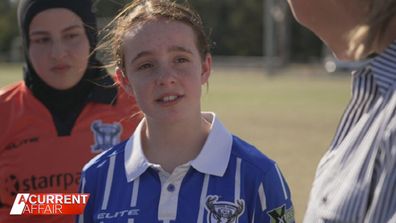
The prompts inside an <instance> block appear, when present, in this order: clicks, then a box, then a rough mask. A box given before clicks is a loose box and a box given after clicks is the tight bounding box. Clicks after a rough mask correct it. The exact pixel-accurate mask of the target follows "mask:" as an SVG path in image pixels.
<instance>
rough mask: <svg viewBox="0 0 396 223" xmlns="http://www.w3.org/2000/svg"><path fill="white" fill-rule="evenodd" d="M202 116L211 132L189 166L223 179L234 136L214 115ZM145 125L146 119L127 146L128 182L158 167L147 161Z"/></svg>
mask: <svg viewBox="0 0 396 223" xmlns="http://www.w3.org/2000/svg"><path fill="white" fill-rule="evenodd" d="M202 116H203V117H204V118H205V119H207V120H208V121H209V122H210V123H211V130H210V132H209V135H208V137H207V139H206V142H205V144H204V146H203V148H202V150H201V152H200V153H199V154H198V156H197V157H196V158H195V159H194V160H192V161H190V162H189V164H190V165H191V166H192V167H193V168H194V169H196V170H197V171H199V172H201V173H204V174H210V175H215V176H219V177H221V176H223V175H224V173H225V171H226V169H227V166H228V162H229V159H230V155H231V148H232V135H231V133H230V132H228V131H227V129H226V128H225V127H224V126H223V125H222V124H221V123H220V121H219V120H218V119H217V118H216V115H215V114H214V113H202ZM143 123H144V119H143V120H142V121H141V122H140V123H139V125H138V127H137V128H136V130H135V133H134V134H133V135H132V137H131V138H130V139H129V140H128V142H127V143H126V145H125V154H124V156H125V157H124V158H125V159H124V160H125V163H124V164H125V166H124V167H125V173H126V177H127V180H128V182H131V181H133V180H134V179H136V178H137V177H139V176H140V175H141V174H143V173H144V172H145V171H146V170H147V168H149V167H151V166H156V164H153V163H150V162H149V161H148V160H147V158H146V157H145V155H144V153H143V150H142V143H141V137H140V136H141V131H142V128H143Z"/></svg>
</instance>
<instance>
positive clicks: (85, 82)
mask: <svg viewBox="0 0 396 223" xmlns="http://www.w3.org/2000/svg"><path fill="white" fill-rule="evenodd" d="M91 8H92V5H91V2H90V0H21V1H20V4H19V8H18V19H19V28H20V33H21V35H22V39H23V50H24V56H25V65H24V69H23V77H24V80H23V81H21V82H18V83H16V84H13V85H11V86H7V87H5V88H3V89H1V90H0V114H1V116H0V123H1V125H0V222H1V223H10V222H18V223H21V222H29V223H31V222H41V223H43V222H58V223H59V222H73V221H74V218H73V217H72V216H43V217H34V218H33V217H32V216H9V212H10V208H11V206H12V204H13V201H14V198H15V195H16V194H17V193H18V192H24V193H46V192H50V193H54V192H77V188H78V185H79V179H80V170H81V168H82V166H83V164H84V163H86V162H87V161H88V160H89V159H90V158H92V157H93V156H94V155H95V154H97V153H99V152H101V151H104V150H106V149H108V148H109V147H111V146H112V145H114V144H116V143H119V142H120V141H122V140H125V139H126V138H127V137H128V136H130V134H131V133H132V132H133V130H134V129H135V127H136V124H137V122H138V121H139V118H138V116H134V115H135V114H137V113H138V108H137V106H136V105H135V101H134V99H133V97H131V96H128V95H127V94H126V93H125V92H124V91H123V90H121V89H119V88H117V87H115V82H114V81H113V79H112V77H111V76H109V75H108V73H107V72H106V70H105V69H103V66H102V64H101V63H100V62H99V61H98V60H97V59H96V55H95V53H94V51H93V50H94V49H95V48H96V43H97V30H96V18H95V15H94V13H93V12H92V11H91ZM131 116H133V117H131Z"/></svg>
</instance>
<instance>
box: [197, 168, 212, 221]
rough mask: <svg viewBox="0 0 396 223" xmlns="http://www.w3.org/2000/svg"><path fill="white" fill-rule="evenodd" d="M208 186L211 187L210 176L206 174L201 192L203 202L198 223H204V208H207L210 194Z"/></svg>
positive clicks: (200, 206) (201, 202)
mask: <svg viewBox="0 0 396 223" xmlns="http://www.w3.org/2000/svg"><path fill="white" fill-rule="evenodd" d="M208 186H209V175H208V174H205V178H204V181H203V185H202V191H201V201H200V205H199V212H198V219H197V223H203V222H204V213H205V208H204V207H205V200H206V195H207V194H208Z"/></svg>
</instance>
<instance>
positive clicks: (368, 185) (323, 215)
mask: <svg viewBox="0 0 396 223" xmlns="http://www.w3.org/2000/svg"><path fill="white" fill-rule="evenodd" d="M352 90H353V92H352V93H353V94H352V100H351V102H350V104H349V106H348V108H347V109H346V111H345V114H344V116H343V118H342V120H341V122H340V125H339V127H338V130H337V133H336V136H335V138H334V140H333V143H332V145H331V147H330V150H329V151H328V152H327V153H326V154H325V155H324V157H323V158H322V160H321V161H320V163H319V166H318V169H317V172H316V177H315V181H314V183H313V187H312V190H311V195H310V200H309V203H308V208H307V211H306V213H305V217H304V222H305V223H360V222H364V223H396V41H395V42H393V43H392V44H391V45H390V46H389V47H388V48H387V49H386V50H385V51H384V52H383V53H381V54H379V55H378V56H376V57H375V58H373V59H372V60H371V61H370V63H369V65H368V66H367V67H365V68H364V69H362V70H360V71H358V72H356V73H354V74H353V89H352Z"/></svg>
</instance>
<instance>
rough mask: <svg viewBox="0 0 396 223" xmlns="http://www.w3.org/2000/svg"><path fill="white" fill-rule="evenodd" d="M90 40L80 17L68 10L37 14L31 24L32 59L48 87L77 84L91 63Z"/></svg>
mask: <svg viewBox="0 0 396 223" xmlns="http://www.w3.org/2000/svg"><path fill="white" fill-rule="evenodd" d="M89 47H90V46H89V41H88V37H87V35H86V33H85V29H84V24H83V22H82V20H81V18H80V17H78V16H77V15H76V14H75V13H73V12H72V11H70V10H68V9H63V8H54V9H48V10H45V11H42V12H40V13H38V14H37V15H36V16H35V17H34V18H33V20H32V22H31V23H30V26H29V60H30V62H31V64H32V66H33V68H34V70H35V71H36V73H37V75H38V76H39V77H40V78H41V79H42V80H43V81H44V82H45V83H47V84H48V85H49V86H51V87H53V88H55V89H59V90H65V89H69V88H72V87H73V86H75V85H76V84H77V83H78V82H79V81H80V80H81V78H82V76H83V75H84V73H85V70H86V69H87V66H88V59H89Z"/></svg>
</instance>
